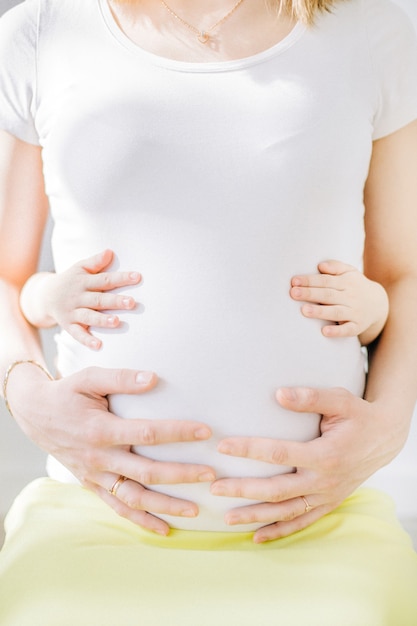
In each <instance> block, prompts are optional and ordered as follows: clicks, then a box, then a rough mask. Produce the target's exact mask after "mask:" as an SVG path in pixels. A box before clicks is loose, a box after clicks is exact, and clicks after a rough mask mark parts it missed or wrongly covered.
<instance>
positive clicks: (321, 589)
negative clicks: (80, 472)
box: [0, 478, 417, 626]
mask: <svg viewBox="0 0 417 626" xmlns="http://www.w3.org/2000/svg"><path fill="white" fill-rule="evenodd" d="M6 533H7V536H6V542H5V545H4V548H3V550H2V552H1V554H0V624H1V625H2V626H142V625H146V626H232V625H234V624H236V626H265V625H268V626H269V625H272V626H273V625H275V624H276V625H277V626H278V625H280V626H304V625H306V626H416V625H417V554H416V552H415V551H414V550H413V548H412V544H411V540H410V538H409V537H408V535H407V534H406V533H405V532H404V531H403V530H402V528H401V526H400V525H399V523H398V522H397V520H396V517H395V513H394V507H393V503H392V501H391V500H390V498H388V497H387V496H386V495H385V494H382V493H380V492H378V491H374V490H371V489H361V490H359V491H358V492H356V493H355V494H354V495H353V496H351V497H350V498H348V499H347V500H346V501H345V502H344V504H343V505H342V506H340V507H339V508H338V509H337V510H335V511H334V512H333V513H330V514H329V515H327V516H326V517H325V518H323V519H321V520H319V521H318V522H316V523H315V524H313V525H312V526H311V527H310V528H308V529H306V530H303V531H301V532H299V533H296V534H295V535H292V536H291V537H288V538H285V539H279V540H276V541H273V542H270V543H268V544H263V545H256V544H254V543H253V542H252V540H251V534H250V533H205V532H190V531H179V530H173V531H171V533H170V535H169V536H168V537H166V538H164V537H159V536H156V535H154V534H152V533H150V532H147V531H144V530H143V529H141V528H139V527H137V526H135V525H134V524H132V523H131V522H129V521H127V520H124V519H122V518H120V517H118V516H117V515H116V514H115V513H114V512H113V511H112V510H111V509H110V508H108V507H107V505H105V504H104V503H103V502H102V501H101V500H100V499H99V498H98V497H97V496H95V495H94V494H93V493H90V492H89V491H87V490H85V489H83V488H82V487H79V486H76V485H66V484H62V483H57V482H55V481H53V480H50V479H47V478H45V479H44V478H42V479H39V480H36V481H35V482H33V483H31V484H30V485H29V486H28V487H26V489H25V490H24V491H23V492H22V493H21V494H20V496H19V497H18V498H17V499H16V501H15V503H14V505H13V507H12V509H11V511H10V513H9V515H8V517H7V520H6Z"/></svg>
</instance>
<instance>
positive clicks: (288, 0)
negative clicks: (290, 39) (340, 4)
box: [266, 0, 337, 24]
mask: <svg viewBox="0 0 417 626" xmlns="http://www.w3.org/2000/svg"><path fill="white" fill-rule="evenodd" d="M266 1H267V4H268V5H270V6H271V8H274V9H276V10H278V11H279V12H282V13H286V14H287V15H292V16H293V17H294V18H295V19H297V20H299V21H300V22H304V23H305V24H312V23H313V22H314V18H315V17H316V16H317V14H318V13H319V12H321V11H330V9H331V7H332V6H333V5H334V4H335V3H336V1H337V0H266Z"/></svg>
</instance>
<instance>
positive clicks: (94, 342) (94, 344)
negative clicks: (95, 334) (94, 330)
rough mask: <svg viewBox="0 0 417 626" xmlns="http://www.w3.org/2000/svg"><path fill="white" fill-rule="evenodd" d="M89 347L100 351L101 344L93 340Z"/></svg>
mask: <svg viewBox="0 0 417 626" xmlns="http://www.w3.org/2000/svg"><path fill="white" fill-rule="evenodd" d="M89 345H90V348H92V349H93V350H98V349H99V347H100V345H101V343H100V341H99V340H98V339H92V340H91V341H90V344H89Z"/></svg>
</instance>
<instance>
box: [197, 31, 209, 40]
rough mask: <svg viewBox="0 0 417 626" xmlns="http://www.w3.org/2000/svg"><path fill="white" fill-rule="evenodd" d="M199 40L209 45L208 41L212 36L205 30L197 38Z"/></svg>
mask: <svg viewBox="0 0 417 626" xmlns="http://www.w3.org/2000/svg"><path fill="white" fill-rule="evenodd" d="M197 39H198V41H199V42H200V43H207V42H208V40H209V39H210V35H209V34H208V33H206V32H205V31H204V30H202V31H201V32H200V34H199V35H198V36H197Z"/></svg>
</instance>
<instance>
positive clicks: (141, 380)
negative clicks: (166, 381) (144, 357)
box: [135, 372, 153, 385]
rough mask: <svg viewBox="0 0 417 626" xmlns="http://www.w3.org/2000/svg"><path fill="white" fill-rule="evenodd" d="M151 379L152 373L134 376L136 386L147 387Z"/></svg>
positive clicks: (140, 373)
mask: <svg viewBox="0 0 417 626" xmlns="http://www.w3.org/2000/svg"><path fill="white" fill-rule="evenodd" d="M152 378H153V372H138V373H137V374H136V378H135V380H136V382H137V384H138V385H147V384H148V383H150V382H151V380H152Z"/></svg>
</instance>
